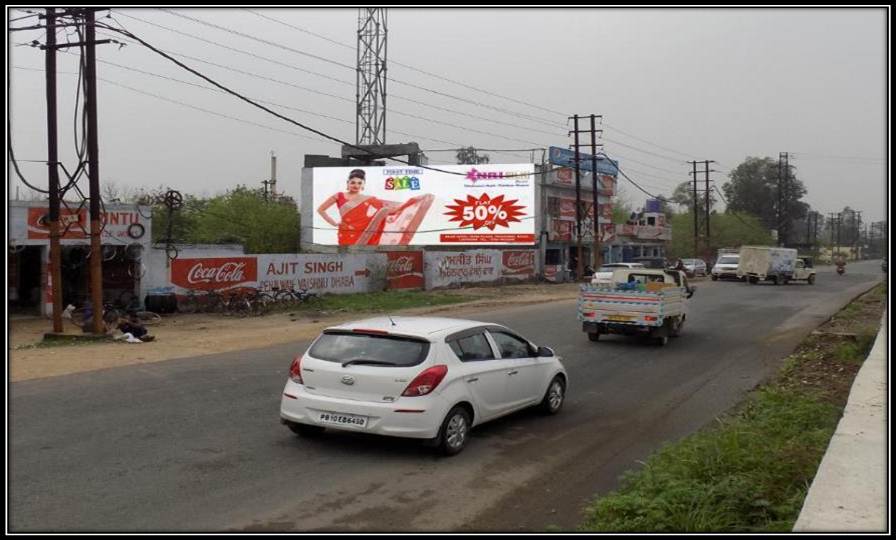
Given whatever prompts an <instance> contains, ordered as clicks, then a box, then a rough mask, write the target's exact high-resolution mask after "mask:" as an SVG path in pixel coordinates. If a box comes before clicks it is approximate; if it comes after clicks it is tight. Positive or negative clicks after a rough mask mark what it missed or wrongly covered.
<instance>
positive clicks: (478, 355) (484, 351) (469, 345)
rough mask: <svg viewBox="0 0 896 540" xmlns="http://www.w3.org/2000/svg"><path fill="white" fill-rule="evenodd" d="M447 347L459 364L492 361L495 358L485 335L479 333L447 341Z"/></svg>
mask: <svg viewBox="0 0 896 540" xmlns="http://www.w3.org/2000/svg"><path fill="white" fill-rule="evenodd" d="M448 346H449V347H451V350H452V351H454V354H456V355H457V357H458V359H460V361H461V362H471V361H476V360H494V358H495V355H494V353H493V352H492V347H491V345H489V344H488V340H487V339H485V335H484V334H481V333H480V334H473V335H470V336H467V337H462V338H458V339H455V340H452V341H449V342H448Z"/></svg>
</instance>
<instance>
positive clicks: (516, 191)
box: [312, 163, 537, 246]
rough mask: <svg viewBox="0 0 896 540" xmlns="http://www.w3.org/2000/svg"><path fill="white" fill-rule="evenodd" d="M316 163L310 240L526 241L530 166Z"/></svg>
mask: <svg viewBox="0 0 896 540" xmlns="http://www.w3.org/2000/svg"><path fill="white" fill-rule="evenodd" d="M435 168H437V169H439V170H432V169H429V168H423V167H416V166H411V165H401V166H388V167H359V168H353V167H316V168H314V169H313V197H312V199H313V209H314V215H313V221H312V226H313V229H314V230H313V234H312V242H313V243H315V244H322V245H332V246H351V245H355V246H360V245H364V246H405V245H414V246H435V245H461V244H476V245H507V244H515V245H532V244H534V243H535V220H534V215H535V212H536V203H537V201H536V200H535V182H536V180H535V178H534V176H533V174H534V172H535V166H534V165H533V164H531V163H522V164H509V165H500V164H477V165H439V166H437V167H435Z"/></svg>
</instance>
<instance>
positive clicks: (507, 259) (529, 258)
mask: <svg viewBox="0 0 896 540" xmlns="http://www.w3.org/2000/svg"><path fill="white" fill-rule="evenodd" d="M504 266H505V267H507V268H508V269H510V270H523V269H530V268H533V267H534V266H535V252H534V251H516V252H509V253H505V254H504Z"/></svg>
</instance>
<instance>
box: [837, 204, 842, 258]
mask: <svg viewBox="0 0 896 540" xmlns="http://www.w3.org/2000/svg"><path fill="white" fill-rule="evenodd" d="M842 220H843V216H842V215H841V214H837V254H839V253H840V222H841V221H842Z"/></svg>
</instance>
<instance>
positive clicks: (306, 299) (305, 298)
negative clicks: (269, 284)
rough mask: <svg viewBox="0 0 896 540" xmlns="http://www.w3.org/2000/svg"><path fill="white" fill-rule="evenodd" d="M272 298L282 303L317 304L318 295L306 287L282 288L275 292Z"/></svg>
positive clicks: (318, 302)
mask: <svg viewBox="0 0 896 540" xmlns="http://www.w3.org/2000/svg"><path fill="white" fill-rule="evenodd" d="M274 298H275V299H276V300H277V302H278V303H282V304H293V303H297V304H308V305H319V304H320V300H321V298H320V295H318V294H317V293H316V292H312V291H310V290H308V289H283V290H280V291H278V292H277V293H276V295H275V296H274Z"/></svg>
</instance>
